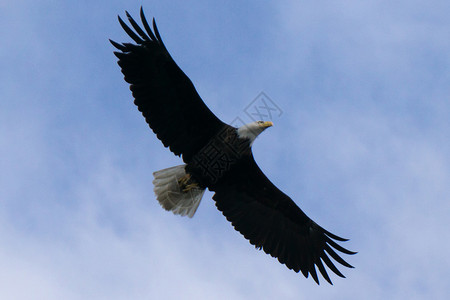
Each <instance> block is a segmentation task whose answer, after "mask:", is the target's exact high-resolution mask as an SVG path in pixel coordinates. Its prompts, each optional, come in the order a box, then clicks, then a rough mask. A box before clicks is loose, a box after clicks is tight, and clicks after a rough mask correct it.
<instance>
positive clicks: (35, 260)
mask: <svg viewBox="0 0 450 300" xmlns="http://www.w3.org/2000/svg"><path fill="white" fill-rule="evenodd" d="M10 2H11V1H10ZM141 5H144V8H145V11H146V14H147V16H148V18H151V17H152V16H154V17H156V19H157V22H158V27H159V29H160V33H161V35H162V37H163V39H164V41H165V43H166V46H167V48H168V49H169V51H170V52H171V54H172V56H173V57H174V59H175V60H176V62H177V63H178V64H179V66H180V67H181V68H182V69H183V70H184V71H185V72H186V73H187V75H188V76H189V77H190V78H191V80H192V81H193V82H194V84H195V86H196V88H197V90H198V91H199V93H200V95H201V96H202V98H203V99H204V100H205V102H206V103H207V105H208V106H209V107H210V108H211V109H212V110H213V111H214V112H215V113H216V114H217V115H218V116H219V117H220V118H221V119H222V120H224V121H227V122H231V121H232V120H233V119H235V118H236V117H241V118H243V119H245V118H246V115H245V112H244V109H245V107H247V105H249V103H251V101H252V100H253V99H254V98H255V97H256V96H257V95H258V94H259V93H260V92H261V91H264V92H265V93H266V94H267V95H268V96H269V97H270V98H271V99H272V100H273V101H274V102H275V103H276V104H277V105H278V106H279V107H280V108H281V109H282V111H283V114H282V115H281V116H277V117H274V119H273V121H274V123H275V126H274V127H272V128H270V129H269V130H267V131H266V132H264V134H263V135H262V136H260V137H259V138H258V140H257V141H256V142H255V144H254V154H255V157H256V160H257V161H258V163H259V165H260V167H261V168H262V169H263V170H264V172H265V173H266V174H267V175H268V177H269V178H270V179H271V180H272V181H273V182H274V183H275V184H276V185H277V186H278V187H279V188H280V189H281V190H283V191H284V192H286V193H287V194H288V195H290V196H291V197H292V198H293V199H294V200H295V201H296V203H297V204H298V205H299V206H300V207H301V208H302V209H303V210H304V211H305V212H306V213H307V214H308V215H309V216H310V217H311V218H312V219H313V220H315V221H316V222H317V223H319V224H320V225H322V226H323V227H325V228H326V229H328V230H330V231H331V232H333V233H336V234H338V235H341V236H344V237H348V238H350V239H351V240H350V241H349V242H347V243H345V246H347V247H348V248H349V249H351V250H355V251H358V252H359V253H358V254H357V255H355V256H353V257H351V258H349V259H348V261H349V262H350V263H351V264H352V265H354V266H355V267H356V268H355V269H352V270H349V269H347V270H343V272H344V274H345V275H346V276H347V278H346V279H340V278H337V277H336V276H334V277H332V280H333V282H334V286H328V285H327V284H325V283H324V284H322V285H320V286H317V285H316V284H315V283H314V281H313V280H311V279H305V278H303V276H302V275H299V274H296V273H294V272H292V271H290V270H288V269H287V268H285V267H284V266H283V265H281V264H279V263H278V262H277V261H276V260H274V259H273V258H271V257H269V256H267V255H265V254H263V253H262V252H259V251H257V250H255V249H254V248H253V247H252V246H251V245H250V244H249V243H248V242H247V241H246V240H245V239H244V238H243V237H241V236H240V235H239V234H238V233H237V232H235V231H234V230H233V229H232V227H231V225H230V224H229V223H228V222H227V221H226V219H225V218H224V217H223V216H222V215H221V214H220V212H218V211H217V210H216V209H215V206H214V202H213V201H212V200H211V196H212V194H211V193H209V192H207V193H206V194H205V196H204V198H203V201H202V203H201V205H200V208H199V210H198V211H197V213H196V215H195V217H194V218H193V219H189V218H181V217H179V216H174V215H172V214H171V213H168V212H166V211H164V210H163V209H162V208H161V207H160V206H159V205H158V203H157V201H156V200H155V197H154V195H153V190H152V189H153V187H152V184H151V181H152V180H153V177H152V172H153V171H156V170H159V169H163V168H166V167H170V166H174V165H178V164H180V162H181V160H180V159H179V158H178V157H175V156H173V155H172V154H171V153H170V152H169V151H168V150H167V149H165V148H164V147H163V146H162V144H161V143H160V142H159V141H158V140H157V139H156V137H155V136H154V135H153V134H152V132H151V131H150V129H149V128H148V126H147V125H146V124H145V122H144V120H143V118H142V117H141V116H140V114H139V113H138V111H137V109H136V108H135V107H134V105H133V104H132V101H131V93H130V92H129V90H128V86H127V84H126V83H125V82H124V81H123V78H122V74H121V73H120V70H119V67H118V66H117V64H116V58H115V57H114V56H113V54H112V51H113V47H112V46H111V45H110V44H109V42H108V38H112V39H114V40H116V41H118V42H123V41H129V39H128V38H127V37H126V34H125V33H124V32H123V30H122V29H121V27H120V26H119V24H118V22H117V18H116V17H117V15H118V14H120V15H121V16H124V10H128V11H129V12H130V13H131V14H132V15H133V16H136V17H137V16H138V11H139V7H140V6H141ZM449 15H450V4H449V2H448V1H396V2H395V3H393V2H392V1H364V2H361V1H351V0H349V1H339V3H338V2H336V1H272V2H265V3H264V4H261V2H257V1H246V2H245V4H240V5H237V4H233V3H217V2H216V3H211V2H208V1H189V2H188V1H144V2H143V1H126V3H125V1H107V2H105V1H77V2H74V1H70V2H69V1H45V0H44V1H27V0H23V1H13V2H11V3H6V2H4V3H3V2H2V3H0V37H1V46H0V99H1V101H0V169H1V170H2V172H1V173H0V298H2V299H192V298H209V299H212V298H214V299H248V298H260V299H274V298H280V299H444V298H445V295H448V294H449V293H450V290H449V288H448V278H450V259H449V258H448V253H450V242H449V241H448V238H449V234H448V228H449V227H450V218H449V215H450V202H449V201H448V200H449V198H450V158H449V157H450V155H449V153H450V138H449V135H450V134H449V132H450V118H449V114H450V96H449V95H450V39H449V37H450V19H449V18H448V16H449ZM247 120H248V119H247ZM248 121H250V120H248ZM322 281H323V280H322Z"/></svg>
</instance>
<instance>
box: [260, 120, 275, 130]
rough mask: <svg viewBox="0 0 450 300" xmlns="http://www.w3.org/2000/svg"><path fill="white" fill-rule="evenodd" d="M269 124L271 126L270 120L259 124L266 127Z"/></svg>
mask: <svg viewBox="0 0 450 300" xmlns="http://www.w3.org/2000/svg"><path fill="white" fill-rule="evenodd" d="M271 126H273V123H272V122H270V121H267V122H264V123H262V124H261V127H263V128H267V127H271Z"/></svg>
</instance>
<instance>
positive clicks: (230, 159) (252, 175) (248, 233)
mask: <svg viewBox="0 0 450 300" xmlns="http://www.w3.org/2000/svg"><path fill="white" fill-rule="evenodd" d="M126 16H127V18H128V21H129V22H130V24H131V26H132V28H133V29H134V31H133V30H132V29H131V28H130V27H129V26H128V25H127V24H125V22H124V21H123V20H122V19H121V18H120V16H119V17H118V18H119V22H120V25H121V26H122V28H123V29H124V30H125V32H126V33H127V34H128V35H129V36H130V38H131V39H132V40H133V41H134V42H135V43H123V44H120V43H117V42H114V41H112V40H110V42H111V43H112V45H113V46H114V47H115V48H117V49H118V50H119V51H116V52H114V54H115V55H116V56H117V58H118V59H119V61H118V64H119V66H120V68H121V70H122V73H123V74H124V77H125V81H126V82H127V83H129V84H130V90H131V91H132V95H133V97H134V104H136V106H137V108H138V110H139V111H140V112H142V115H143V116H144V118H145V120H146V122H147V123H148V125H149V126H150V128H151V129H152V130H153V132H154V133H155V134H156V136H157V137H158V139H160V140H161V141H162V143H163V144H164V146H165V147H168V148H169V149H170V150H171V151H172V152H173V153H174V154H175V155H178V156H182V159H183V162H184V164H183V165H180V166H175V167H172V168H168V169H164V170H161V171H157V172H154V173H153V174H154V181H153V184H154V191H155V194H156V198H157V200H158V201H159V203H160V204H161V206H162V207H163V208H164V209H166V210H169V211H172V212H173V213H175V214H179V215H187V216H189V217H192V216H193V215H194V213H195V211H196V210H197V207H198V206H199V204H200V200H201V199H202V196H203V194H204V191H205V190H206V189H209V190H210V191H212V192H214V196H213V199H214V201H215V203H216V206H217V208H218V209H219V210H220V211H221V212H222V213H223V215H224V216H225V217H226V218H227V220H228V221H229V222H231V224H232V225H233V227H234V228H235V229H236V230H237V231H239V232H240V233H241V234H242V235H243V236H244V237H245V238H246V239H247V240H249V242H250V243H251V244H252V245H254V246H255V247H256V248H257V249H263V250H264V252H266V253H267V254H270V255H271V256H273V257H275V258H277V259H278V261H279V262H280V263H282V264H285V265H286V266H287V267H288V268H289V269H292V270H294V271H295V272H297V273H298V272H300V271H301V272H302V274H303V275H304V276H305V277H308V275H309V274H311V277H312V278H313V279H314V280H315V282H316V283H317V284H319V279H318V275H317V271H316V267H317V268H318V270H319V271H320V273H321V274H322V276H323V278H324V279H325V280H326V281H327V282H329V283H330V284H332V282H331V279H330V277H329V276H328V274H327V270H326V268H325V266H324V263H325V265H326V266H327V267H328V268H329V269H330V270H332V271H333V272H334V273H335V274H337V275H338V276H340V277H344V275H342V273H341V272H340V271H339V270H338V269H337V267H336V266H335V264H334V263H333V261H332V260H331V258H332V259H334V260H335V261H336V262H338V263H340V264H341V265H343V266H345V267H348V268H353V267H352V266H351V265H350V264H348V263H347V262H346V261H345V260H344V259H342V258H341V256H339V255H338V254H337V253H336V252H335V250H337V251H339V252H342V253H345V254H355V253H356V252H352V251H349V250H347V249H345V248H343V247H342V246H340V245H338V244H337V243H336V242H335V240H336V241H341V242H343V241H347V239H344V238H341V237H339V236H337V235H334V234H332V233H330V232H329V231H327V230H325V229H324V228H322V227H320V226H319V225H317V224H316V223H315V222H314V221H313V220H311V219H310V218H309V217H308V216H307V215H306V214H305V213H304V212H303V211H302V210H301V209H300V208H299V207H298V206H297V205H296V204H295V202H294V201H292V200H291V198H289V197H288V196H287V195H285V194H284V193H283V192H281V191H280V190H279V189H278V188H277V187H276V186H275V185H274V184H273V183H272V182H271V181H270V180H269V179H268V178H267V177H266V176H265V175H264V173H263V172H262V171H261V169H260V168H259V167H258V165H257V164H256V162H255V159H254V158H253V155H252V151H251V147H252V144H253V142H254V140H255V138H256V137H257V136H258V135H259V134H260V133H261V132H263V131H264V130H265V129H266V128H268V127H270V126H272V125H273V124H272V122H268V121H258V122H253V123H250V124H247V125H244V126H242V127H240V128H235V127H233V126H230V125H227V124H226V123H224V122H222V121H221V120H219V118H217V117H216V116H215V115H214V114H213V113H212V112H211V111H210V110H209V109H208V107H207V106H206V105H205V103H204V102H203V101H202V99H201V98H200V96H199V95H198V93H197V91H196V90H195V87H194V85H193V84H192V82H191V80H190V79H189V78H188V77H187V76H186V75H185V74H184V72H183V71H182V70H181V69H180V68H179V67H178V65H177V64H176V63H175V61H174V60H173V59H172V57H171V56H170V54H169V52H168V51H167V49H166V47H165V46H164V43H163V41H162V39H161V36H160V34H159V32H158V28H157V27H156V23H155V19H153V24H152V25H153V30H152V29H151V27H150V26H149V24H148V22H147V20H146V18H145V16H144V12H143V10H142V7H141V11H140V17H141V21H142V25H143V26H144V29H142V28H141V27H140V26H139V25H138V24H137V23H136V21H135V20H133V18H132V17H131V16H130V14H129V13H128V12H126ZM144 30H145V31H144Z"/></svg>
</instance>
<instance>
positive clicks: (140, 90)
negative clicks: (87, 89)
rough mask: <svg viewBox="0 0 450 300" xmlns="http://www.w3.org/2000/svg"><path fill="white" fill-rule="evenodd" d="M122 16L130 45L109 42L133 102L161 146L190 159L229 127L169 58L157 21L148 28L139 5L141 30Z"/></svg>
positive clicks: (186, 160) (123, 26) (132, 20)
mask: <svg viewBox="0 0 450 300" xmlns="http://www.w3.org/2000/svg"><path fill="white" fill-rule="evenodd" d="M126 16H127V19H128V21H129V22H130V24H131V28H130V26H128V25H127V24H126V23H125V22H124V21H123V20H122V19H121V18H120V17H118V19H119V23H120V25H121V26H122V28H123V29H124V30H125V32H126V33H127V34H128V35H129V36H130V38H131V39H132V40H133V41H134V44H133V43H123V44H120V43H117V42H114V41H111V44H112V45H113V46H114V47H115V48H117V49H118V50H119V51H116V52H114V54H115V55H116V57H117V58H118V59H119V61H118V64H119V66H120V68H121V69H122V73H123V74H124V77H125V81H126V82H127V83H129V84H130V90H131V92H132V95H133V97H134V103H135V104H136V105H137V107H138V110H139V111H140V112H142V115H143V116H144V117H145V120H146V122H147V123H148V124H149V126H150V128H151V129H152V130H153V132H154V133H155V134H156V136H157V137H158V139H160V140H161V141H162V143H163V144H164V146H165V147H169V149H170V150H171V151H172V152H173V153H175V154H176V155H183V160H184V161H185V162H186V163H188V162H189V161H190V160H191V159H192V157H193V155H194V154H195V153H197V152H198V151H199V150H200V149H201V148H202V147H203V146H204V145H206V143H207V142H208V141H209V140H210V139H211V138H212V137H213V136H214V135H216V134H217V132H219V131H220V130H221V129H222V128H223V127H224V126H227V125H226V124H225V123H223V122H222V121H220V120H219V119H218V118H217V117H216V116H215V115H214V114H213V113H212V112H211V111H210V110H209V108H208V107H207V106H206V105H205V103H204V102H203V101H202V99H201V98H200V96H199V95H198V93H197V91H196V90H195V87H194V85H193V84H192V82H191V80H190V79H189V78H188V77H187V76H186V75H185V74H184V72H183V71H182V70H181V69H180V68H179V67H178V66H177V64H176V63H175V61H174V60H173V59H172V57H171V56H170V54H169V52H168V51H167V49H166V47H165V45H164V43H163V41H162V39H161V36H160V34H159V31H158V28H157V27H156V22H155V20H154V19H153V24H152V25H153V31H152V29H151V28H150V26H149V24H148V22H147V19H146V18H145V15H144V12H143V10H142V8H141V12H140V16H141V21H142V24H143V27H144V29H142V28H141V27H140V26H139V25H138V23H137V22H136V21H135V20H134V19H133V18H132V17H131V15H130V14H129V13H128V12H126ZM133 29H134V30H133Z"/></svg>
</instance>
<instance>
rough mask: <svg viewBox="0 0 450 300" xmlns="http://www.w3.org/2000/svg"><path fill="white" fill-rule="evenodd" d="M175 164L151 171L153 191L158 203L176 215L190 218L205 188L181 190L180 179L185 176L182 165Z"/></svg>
mask: <svg viewBox="0 0 450 300" xmlns="http://www.w3.org/2000/svg"><path fill="white" fill-rule="evenodd" d="M185 166H186V165H180V166H175V167H171V168H167V169H164V170H160V171H156V172H154V173H153V176H154V177H155V179H154V180H153V185H154V186H155V187H154V189H153V190H154V191H155V194H156V199H158V201H159V204H161V206H162V207H163V208H164V209H165V210H169V211H172V212H173V213H174V214H176V215H181V216H186V215H187V216H189V217H190V218H192V217H193V216H194V214H195V212H196V211H197V208H198V206H199V204H200V200H202V197H203V194H204V193H205V189H200V188H191V189H189V190H187V191H183V189H182V187H180V181H179V180H180V179H182V178H184V177H185V176H186V171H185V170H184V167H185Z"/></svg>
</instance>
